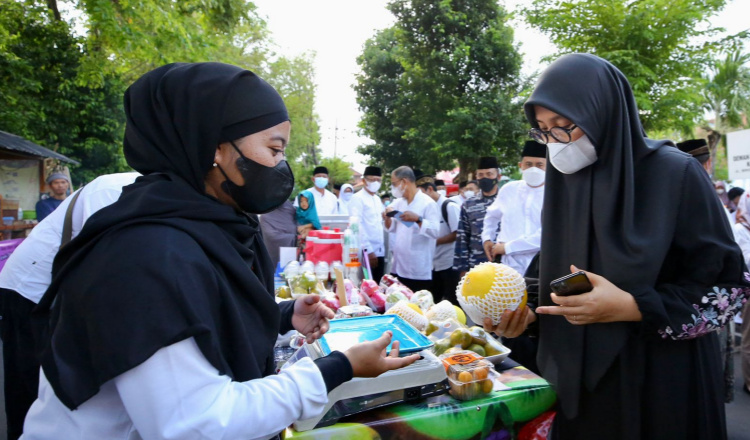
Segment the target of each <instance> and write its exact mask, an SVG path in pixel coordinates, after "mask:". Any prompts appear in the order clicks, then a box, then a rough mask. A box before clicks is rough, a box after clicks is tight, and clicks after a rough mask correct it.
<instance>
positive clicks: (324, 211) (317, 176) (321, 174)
mask: <svg viewBox="0 0 750 440" xmlns="http://www.w3.org/2000/svg"><path fill="white" fill-rule="evenodd" d="M327 186H328V168H326V167H323V166H319V167H315V170H313V186H312V187H311V188H308V189H307V190H308V191H310V192H311V193H312V194H313V197H315V210H316V211H317V212H318V217H320V216H321V215H334V214H338V213H339V211H338V202H339V199H338V198H337V197H336V196H335V195H334V194H333V193H332V192H330V191H328V190H327V189H326V187H327ZM297 206H299V204H298V202H297V199H296V198H295V200H294V207H295V208H296V207H297Z"/></svg>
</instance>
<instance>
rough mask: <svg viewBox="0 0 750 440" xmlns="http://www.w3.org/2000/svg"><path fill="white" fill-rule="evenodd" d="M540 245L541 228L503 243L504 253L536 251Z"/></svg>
mask: <svg viewBox="0 0 750 440" xmlns="http://www.w3.org/2000/svg"><path fill="white" fill-rule="evenodd" d="M541 245H542V228H539V229H537V230H536V231H534V232H533V233H532V234H529V235H524V236H522V237H518V238H516V239H513V240H510V241H508V242H506V243H505V254H506V255H512V254H514V253H517V252H530V251H538V250H539V248H540V247H541Z"/></svg>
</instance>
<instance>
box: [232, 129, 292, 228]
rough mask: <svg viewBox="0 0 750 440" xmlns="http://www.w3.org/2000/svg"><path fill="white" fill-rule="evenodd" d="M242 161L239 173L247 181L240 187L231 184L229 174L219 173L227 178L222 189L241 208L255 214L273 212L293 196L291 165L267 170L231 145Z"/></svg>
mask: <svg viewBox="0 0 750 440" xmlns="http://www.w3.org/2000/svg"><path fill="white" fill-rule="evenodd" d="M230 143H231V144H232V146H233V147H234V149H235V150H237V153H239V155H240V157H238V158H237V162H236V163H237V169H238V170H240V174H242V177H243V178H244V179H245V184H244V185H243V186H239V185H237V184H236V183H234V182H232V181H231V180H229V177H228V176H227V173H225V172H224V170H222V169H221V167H220V166H219V171H221V174H223V175H224V177H225V178H226V180H225V181H223V182H221V189H222V190H224V192H225V193H227V194H228V195H229V197H231V198H232V200H234V201H235V203H237V206H239V207H240V209H241V210H243V211H245V212H249V213H251V214H265V213H267V212H271V211H273V210H274V209H276V208H278V207H279V206H281V205H283V204H284V202H285V201H286V200H287V199H288V198H289V196H290V195H291V194H292V190H293V189H294V174H293V173H292V169H291V168H290V167H289V163H288V162H287V161H285V160H282V161H281V162H279V163H278V165H276V166H275V167H267V166H264V165H261V164H259V163H258V162H256V161H254V160H252V159H249V158H247V157H245V155H244V154H242V152H241V151H240V149H239V148H237V145H235V144H234V142H230Z"/></svg>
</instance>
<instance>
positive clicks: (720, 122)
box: [703, 49, 750, 177]
mask: <svg viewBox="0 0 750 440" xmlns="http://www.w3.org/2000/svg"><path fill="white" fill-rule="evenodd" d="M709 67H710V73H709V74H707V75H704V76H703V79H704V81H705V85H704V88H703V100H704V101H703V102H704V104H703V107H704V109H705V110H706V112H708V113H709V114H710V115H711V116H712V117H713V122H712V123H708V122H706V123H705V124H704V126H703V128H704V130H705V131H706V132H707V133H708V146H709V149H710V150H711V159H713V166H714V172H713V173H712V174H713V175H716V169H717V165H719V164H718V162H719V157H718V155H717V147H718V146H719V144H720V143H721V141H722V139H723V137H724V135H726V134H727V132H729V131H731V130H732V129H735V128H742V127H744V126H745V125H746V123H747V120H746V119H743V118H746V117H747V115H748V113H750V54H747V53H745V54H743V53H742V50H741V49H737V50H734V51H731V52H728V53H726V54H724V56H723V57H716V58H714V59H712V60H711V63H710V64H709ZM725 147H726V145H725ZM724 158H725V159H726V155H725V156H724ZM717 177H718V176H717Z"/></svg>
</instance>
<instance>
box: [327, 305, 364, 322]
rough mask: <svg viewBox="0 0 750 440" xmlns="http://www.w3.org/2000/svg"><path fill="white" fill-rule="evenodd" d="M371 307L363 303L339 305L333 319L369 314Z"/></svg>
mask: <svg viewBox="0 0 750 440" xmlns="http://www.w3.org/2000/svg"><path fill="white" fill-rule="evenodd" d="M370 315H372V309H371V308H369V307H368V306H365V305H348V306H343V307H340V308H339V309H338V310H337V311H336V316H334V318H333V319H346V318H356V317H358V316H370Z"/></svg>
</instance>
